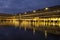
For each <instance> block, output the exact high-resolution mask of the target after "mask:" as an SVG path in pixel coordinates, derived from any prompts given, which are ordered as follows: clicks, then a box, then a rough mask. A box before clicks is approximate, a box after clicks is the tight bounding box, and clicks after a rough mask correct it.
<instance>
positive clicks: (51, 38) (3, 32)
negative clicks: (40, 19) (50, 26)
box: [0, 26, 60, 40]
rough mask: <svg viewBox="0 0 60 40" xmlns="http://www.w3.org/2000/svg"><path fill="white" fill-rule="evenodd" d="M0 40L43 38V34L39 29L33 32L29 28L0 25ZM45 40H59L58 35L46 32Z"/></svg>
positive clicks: (42, 39) (41, 39) (39, 39)
mask: <svg viewBox="0 0 60 40" xmlns="http://www.w3.org/2000/svg"><path fill="white" fill-rule="evenodd" d="M0 40H45V36H44V32H41V31H36V32H35V34H33V31H32V30H30V29H27V30H24V28H15V27H14V26H0ZM47 40H60V36H59V35H54V34H50V33H48V34H47Z"/></svg>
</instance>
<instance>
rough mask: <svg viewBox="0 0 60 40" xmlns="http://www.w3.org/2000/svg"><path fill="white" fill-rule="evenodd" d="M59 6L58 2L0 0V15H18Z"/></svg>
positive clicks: (59, 0) (49, 0)
mask: <svg viewBox="0 0 60 40" xmlns="http://www.w3.org/2000/svg"><path fill="white" fill-rule="evenodd" d="M55 5H60V0H0V13H13V14H14V13H19V12H25V11H31V10H36V9H42V8H45V7H51V6H55Z"/></svg>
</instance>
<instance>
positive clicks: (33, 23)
mask: <svg viewBox="0 0 60 40" xmlns="http://www.w3.org/2000/svg"><path fill="white" fill-rule="evenodd" d="M0 25H13V26H15V27H20V28H21V27H22V28H25V30H26V29H27V28H29V29H33V32H35V30H39V31H45V30H47V32H50V33H56V34H60V31H59V30H60V18H39V17H36V18H34V19H20V20H19V19H0Z"/></svg>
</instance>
